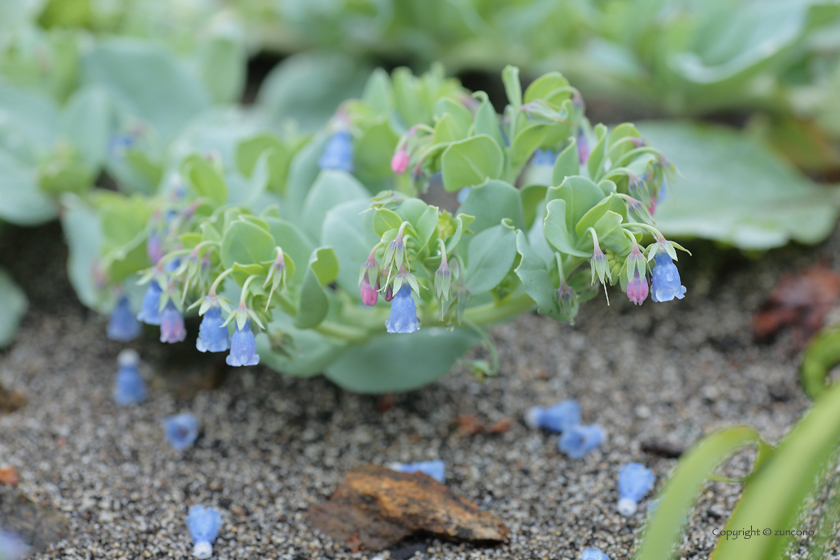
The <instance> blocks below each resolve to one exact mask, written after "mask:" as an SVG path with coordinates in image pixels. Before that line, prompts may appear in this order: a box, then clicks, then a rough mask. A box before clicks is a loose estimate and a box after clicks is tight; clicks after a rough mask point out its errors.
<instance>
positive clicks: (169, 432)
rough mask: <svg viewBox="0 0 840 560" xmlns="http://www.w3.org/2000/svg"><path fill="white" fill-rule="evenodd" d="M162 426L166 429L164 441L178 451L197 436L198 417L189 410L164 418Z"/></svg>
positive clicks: (190, 444) (189, 445)
mask: <svg viewBox="0 0 840 560" xmlns="http://www.w3.org/2000/svg"><path fill="white" fill-rule="evenodd" d="M163 428H164V430H165V431H166V441H168V442H169V445H171V446H172V447H173V448H174V449H177V450H178V451H183V450H184V449H186V448H187V447H191V446H192V444H193V443H195V440H196V438H198V429H199V424H198V418H196V417H195V415H193V414H190V413H189V412H185V413H183V414H176V415H175V416H169V417H168V418H164V419H163Z"/></svg>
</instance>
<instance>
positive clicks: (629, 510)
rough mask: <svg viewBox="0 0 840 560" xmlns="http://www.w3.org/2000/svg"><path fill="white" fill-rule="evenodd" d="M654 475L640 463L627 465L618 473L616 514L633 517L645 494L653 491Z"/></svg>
mask: <svg viewBox="0 0 840 560" xmlns="http://www.w3.org/2000/svg"><path fill="white" fill-rule="evenodd" d="M655 482H656V475H654V474H653V471H651V470H650V469H648V468H646V467H645V466H644V465H642V464H640V463H627V464H626V465H624V466H623V467H621V470H620V471H618V495H619V500H618V513H620V514H621V515H633V514H634V513H636V507H637V504H638V503H639V500H641V499H642V498H643V497H644V496H645V494H647V493H648V492H650V490H651V489H653V484H654V483H655Z"/></svg>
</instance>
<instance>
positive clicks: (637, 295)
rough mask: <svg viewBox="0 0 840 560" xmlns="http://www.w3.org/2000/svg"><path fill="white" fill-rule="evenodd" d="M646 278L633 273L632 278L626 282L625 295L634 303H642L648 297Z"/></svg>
mask: <svg viewBox="0 0 840 560" xmlns="http://www.w3.org/2000/svg"><path fill="white" fill-rule="evenodd" d="M648 291H649V290H648V283H647V278H642V277H640V276H639V273H638V272H636V274H634V275H633V279H632V280H630V282H629V283H628V284H627V297H628V298H629V299H630V301H632V302H633V303H635V304H636V305H642V302H643V301H645V300H646V299H647V297H648Z"/></svg>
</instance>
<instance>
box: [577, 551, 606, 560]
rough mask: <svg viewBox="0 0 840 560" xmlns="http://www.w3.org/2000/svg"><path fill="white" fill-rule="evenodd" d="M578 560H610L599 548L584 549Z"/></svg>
mask: <svg viewBox="0 0 840 560" xmlns="http://www.w3.org/2000/svg"><path fill="white" fill-rule="evenodd" d="M580 560H610V557H609V556H607V555H606V554H604V553H603V552H601V549H599V548H584V549H583V552H581V553H580Z"/></svg>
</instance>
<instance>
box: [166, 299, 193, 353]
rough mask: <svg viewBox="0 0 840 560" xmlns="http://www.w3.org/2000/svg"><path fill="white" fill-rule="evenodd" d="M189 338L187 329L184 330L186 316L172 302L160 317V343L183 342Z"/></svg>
mask: <svg viewBox="0 0 840 560" xmlns="http://www.w3.org/2000/svg"><path fill="white" fill-rule="evenodd" d="M186 337H187V329H185V328H184V316H183V315H181V312H180V311H178V308H177V307H175V304H174V303H172V301H171V300H170V301H169V302H168V303H167V304H166V307H164V308H163V313H162V314H161V316H160V341H161V342H169V343H174V342H181V341H182V340H184V339H185V338H186Z"/></svg>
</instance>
